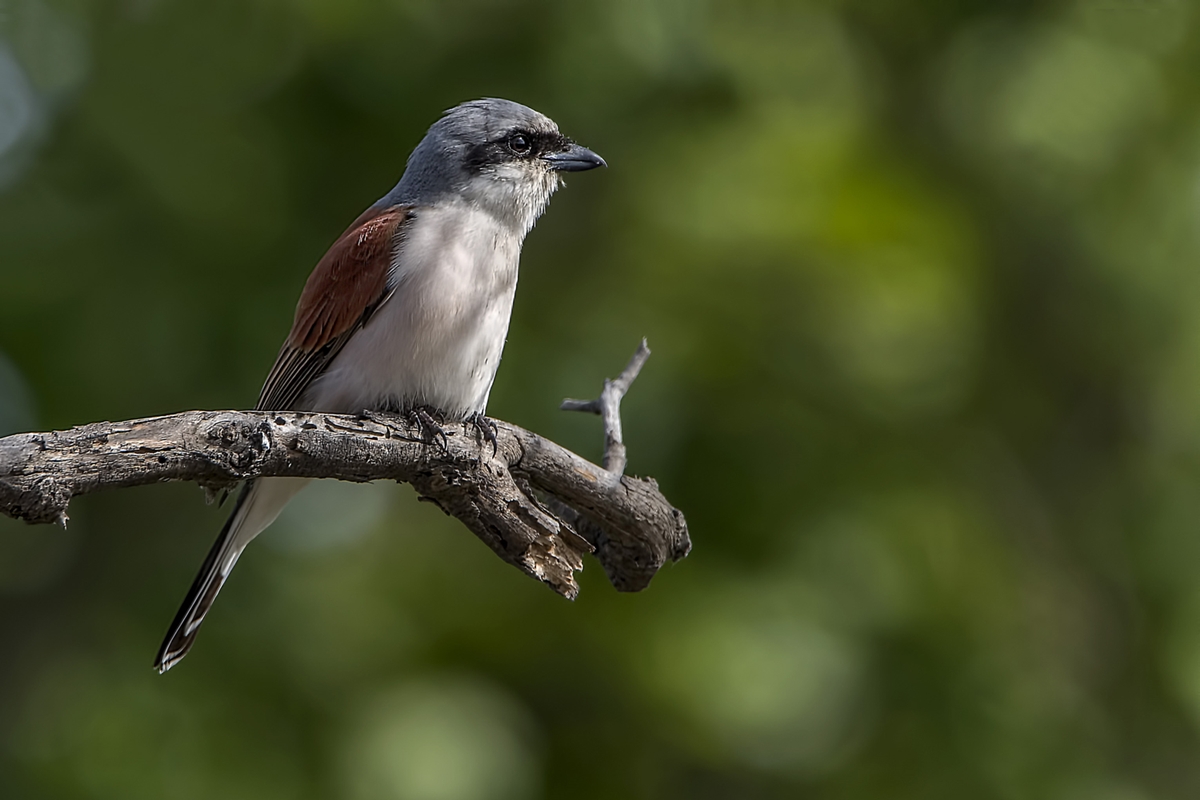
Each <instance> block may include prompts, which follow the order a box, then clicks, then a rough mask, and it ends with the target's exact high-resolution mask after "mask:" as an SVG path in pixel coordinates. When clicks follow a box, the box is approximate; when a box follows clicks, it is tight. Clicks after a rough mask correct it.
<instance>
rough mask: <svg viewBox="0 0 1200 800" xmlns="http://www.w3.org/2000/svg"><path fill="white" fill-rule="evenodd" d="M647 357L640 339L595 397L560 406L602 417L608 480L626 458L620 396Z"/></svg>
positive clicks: (621, 468)
mask: <svg viewBox="0 0 1200 800" xmlns="http://www.w3.org/2000/svg"><path fill="white" fill-rule="evenodd" d="M648 358H650V347H649V346H648V345H647V344H646V340H645V339H642V341H641V344H639V345H638V348H637V350H636V351H634V354H633V357H632V358H631V359H629V363H628V364H626V365H625V369H623V370H622V371H621V374H620V375H618V376H617V378H616V380H611V381H610V380H608V379H607V378H606V379H605V380H604V391H602V392H601V393H600V397H598V398H597V399H595V400H571V399H570V398H568V399H566V400H563V401H562V405H561V406H559V408H561V409H562V410H563V411H586V412H589V413H591V414H599V415H600V416H601V417H602V418H603V419H604V469H605V470H606V471H608V472H609V473H610V478H609V482H610V483H612V484H613V485H616V484H617V483H618V482H619V481H620V478H621V476H622V475H624V474H625V464H626V462H627V459H626V454H625V441H624V438H623V436H622V433H621V400H622V399H623V398H624V397H625V393H626V392H628V391H629V387H630V386H632V385H633V382H634V380H635V379H636V378H637V376H638V373H639V372H641V371H642V366H643V365H644V364H645V363H646V359H648Z"/></svg>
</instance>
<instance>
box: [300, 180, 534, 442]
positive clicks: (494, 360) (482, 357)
mask: <svg viewBox="0 0 1200 800" xmlns="http://www.w3.org/2000/svg"><path fill="white" fill-rule="evenodd" d="M523 238H524V231H521V230H518V229H515V228H514V227H513V226H512V225H510V224H506V223H505V222H502V221H500V220H498V219H497V218H496V217H495V216H493V215H492V214H489V213H487V212H484V211H480V210H478V209H477V208H469V207H468V206H467V205H466V204H465V203H462V202H453V203H447V204H446V205H443V206H439V207H434V208H429V209H423V210H420V211H418V212H417V216H416V219H414V220H413V221H412V222H411V223H410V224H409V225H408V226H407V229H406V231H405V236H404V239H403V241H402V243H401V244H400V246H399V247H398V249H397V253H396V257H395V260H394V262H393V266H392V272H391V275H390V276H389V285H390V286H393V287H394V292H393V294H392V296H391V297H390V299H389V300H388V301H387V302H386V303H384V304H383V305H382V306H381V307H380V308H379V309H378V310H377V311H376V312H375V314H374V315H373V316H372V317H371V319H370V320H369V321H368V323H367V324H366V326H365V327H364V328H363V329H362V330H360V331H359V332H358V333H356V334H354V336H353V337H352V338H351V339H350V341H349V342H348V343H347V344H346V346H345V348H344V349H343V350H342V352H341V353H339V354H338V356H337V357H336V358H335V359H334V361H333V363H332V364H331V365H330V367H329V369H328V370H327V371H326V372H325V374H324V375H322V376H321V377H320V378H318V379H317V380H316V381H315V382H314V383H313V386H312V387H311V388H310V389H309V390H308V392H306V395H305V399H306V400H307V401H308V402H307V403H306V405H309V406H310V407H311V408H313V409H314V410H321V411H334V412H345V413H356V412H358V411H361V410H363V409H378V408H406V407H411V406H413V405H424V406H430V407H432V408H436V409H438V410H440V411H442V412H444V413H445V414H446V415H447V416H448V417H450V418H462V417H465V416H468V415H470V414H473V413H481V414H482V413H483V412H484V411H485V409H486V408H487V400H488V394H489V393H490V392H491V389H492V382H493V381H494V380H495V378H496V369H497V367H498V366H499V365H500V354H501V352H502V350H503V349H504V338H505V336H506V335H507V333H508V322H509V318H510V317H511V315H512V304H513V295H514V294H515V292H516V288H517V262H518V260H519V258H520V254H521V243H522V240H523Z"/></svg>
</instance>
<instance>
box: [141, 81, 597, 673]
mask: <svg viewBox="0 0 1200 800" xmlns="http://www.w3.org/2000/svg"><path fill="white" fill-rule="evenodd" d="M601 166H605V163H604V159H602V158H600V156H598V155H596V154H595V153H593V152H592V151H591V150H588V149H587V148H585V147H581V146H580V145H578V144H575V143H574V142H572V141H571V140H570V139H568V138H567V137H565V136H563V135H562V134H561V133H559V130H558V126H557V125H555V124H554V122H553V121H552V120H550V119H549V118H548V117H545V116H543V115H542V114H539V113H538V112H536V111H534V110H533V109H531V108H527V107H525V106H523V105H520V104H518V103H514V102H511V101H508V100H499V99H484V100H473V101H471V102H467V103H463V104H462V105H459V106H456V107H454V108H452V109H450V110H449V111H447V112H445V114H443V116H442V117H441V119H439V120H438V121H437V122H435V123H434V124H433V125H432V126H431V127H430V128H429V131H428V133H426V134H425V138H424V139H422V140H421V142H420V144H418V145H417V147H416V149H415V150H413V152H412V155H410V156H409V158H408V165H407V167H406V169H405V170H404V175H403V177H401V178H400V182H399V183H398V184H396V187H395V188H394V189H392V190H391V191H390V192H388V193H387V194H386V195H384V196H383V198H382V199H380V200H379V201H378V202H377V203H375V204H374V205H373V206H371V207H370V208H368V209H367V210H366V211H365V212H363V214H362V215H361V216H360V217H359V218H358V219H356V220H355V221H354V223H353V224H351V225H350V227H349V228H348V229H347V230H346V232H345V233H343V234H342V235H341V236H340V237H339V238H338V240H337V241H336V242H334V243H333V246H332V247H330V248H329V252H327V253H326V254H325V256H324V258H322V259H321V260H320V262H318V264H317V266H316V268H315V269H314V270H313V272H312V275H311V276H309V278H308V282H307V283H306V284H305V286H304V291H303V293H302V294H301V295H300V302H299V304H298V305H297V307H296V316H295V321H294V322H293V324H292V331H291V333H290V334H289V335H288V337H287V340H286V341H285V342H284V343H283V348H282V349H281V350H280V351H279V357H278V358H277V359H276V361H275V366H274V367H273V368H272V369H271V373H270V374H269V375H268V376H267V380H266V383H265V384H264V386H263V389H262V394H261V396H260V397H259V400H258V405H257V408H258V409H260V410H263V411H284V410H304V411H325V412H332V413H358V412H360V411H363V410H394V411H407V412H413V413H417V414H419V415H420V416H421V418H422V419H423V420H424V421H427V422H428V421H431V417H430V415H431V414H432V415H436V416H438V417H440V418H441V419H443V420H446V421H466V420H469V421H473V422H475V423H476V425H478V426H480V429H481V431H483V432H486V426H487V420H486V418H485V417H484V416H483V414H484V412H485V410H486V408H487V401H488V394H489V393H490V392H491V389H492V381H493V380H494V379H495V377H496V368H497V367H498V366H499V364H500V354H501V351H502V350H503V349H504V338H505V335H506V334H507V332H508V323H509V318H510V316H511V314H512V304H513V295H514V293H515V291H516V288H517V262H518V260H519V258H520V255H521V244H522V243H523V242H524V240H525V235H526V234H527V233H529V231H530V229H531V228H532V227H533V224H534V222H536V221H537V218H538V217H539V216H540V215H541V213H542V212H543V211H544V210H545V208H546V204H547V203H548V202H549V201H550V196H551V195H552V194H553V193H554V191H555V190H556V189H557V188H558V187H559V185H560V183H561V174H562V173H564V172H579V171H582V170H589V169H593V168H595V167H601ZM308 480H309V479H307V478H260V479H257V480H253V481H249V482H247V483H246V485H245V486H244V487H243V489H242V491H241V493H240V494H239V495H238V498H237V502H236V504H235V505H234V508H233V513H232V514H231V515H230V517H229V520H228V521H227V522H226V523H225V527H224V528H223V529H222V530H221V534H220V536H218V537H217V541H216V543H215V544H214V545H213V547H212V550H210V551H209V554H208V557H207V558H206V559H205V560H204V564H203V566H201V567H200V574H199V575H197V576H196V580H195V582H194V583H193V584H192V587H191V589H190V590H189V591H188V593H187V596H186V597H185V598H184V601H183V605H182V606H181V607H180V609H179V613H178V614H176V616H175V621H174V622H172V623H171V627H170V630H168V632H167V636H166V638H165V639H164V640H163V644H162V647H161V649H160V650H159V653H158V657H157V658H155V660H154V666H155V667H156V668H157V669H158V671H159V672H160V673H161V672H166V671H167V670H168V669H170V668H171V667H172V666H174V665H175V664H176V663H178V662H179V661H180V659H182V658H183V657H184V656H185V655H187V653H188V650H189V649H190V648H191V646H192V643H193V642H194V641H195V637H196V631H197V630H198V629H199V627H200V623H201V622H203V621H204V615H205V614H207V613H208V610H209V608H211V607H212V604H213V601H214V600H215V599H216V597H217V592H219V591H220V590H221V586H222V585H223V584H224V583H225V581H226V579H227V578H228V577H229V573H230V570H232V569H233V565H234V564H235V563H236V562H237V559H238V556H239V555H241V553H242V550H243V549H245V547H246V545H247V544H249V542H250V540H251V539H253V538H254V537H255V536H257V535H258V534H259V533H261V532H262V531H263V530H264V529H265V528H266V527H267V526H268V525H270V524H271V523H272V522H274V521H275V518H276V517H277V516H279V512H280V511H281V510H282V509H283V507H284V506H285V505H286V504H287V502H288V501H289V500H290V499H291V498H292V497H293V496H295V494H296V493H297V492H298V491H300V490H301V489H302V488H303V487H304V486H305V484H307V483H308Z"/></svg>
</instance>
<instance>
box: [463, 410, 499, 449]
mask: <svg viewBox="0 0 1200 800" xmlns="http://www.w3.org/2000/svg"><path fill="white" fill-rule="evenodd" d="M466 421H467V422H468V423H469V424H471V425H474V426H475V431H476V432H477V433H478V434H479V436H480V437H481V438H482V439H483V441H485V442H491V443H492V456H493V457H495V455H496V453H498V452H499V445H498V444H497V442H496V434H497V433H499V432H500V429H499V428H498V427H496V421H495V420H494V419H491V418H490V417H486V416H484V415H483V414H480V413H479V412H478V411H476V412H475V413H474V414H472V415H471V416H469V417H467V419H466Z"/></svg>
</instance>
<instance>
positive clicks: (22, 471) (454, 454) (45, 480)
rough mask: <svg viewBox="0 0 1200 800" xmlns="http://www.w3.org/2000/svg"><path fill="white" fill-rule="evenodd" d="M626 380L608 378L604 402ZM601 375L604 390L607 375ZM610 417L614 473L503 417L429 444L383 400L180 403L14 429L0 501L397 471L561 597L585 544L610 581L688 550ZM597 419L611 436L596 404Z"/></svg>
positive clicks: (8, 504)
mask: <svg viewBox="0 0 1200 800" xmlns="http://www.w3.org/2000/svg"><path fill="white" fill-rule="evenodd" d="M643 349H645V342H643V343H642V347H641V348H639V351H638V352H639V354H640V353H641V352H642V350H643ZM648 355H649V350H645V356H648ZM645 356H642V357H641V362H644V361H645ZM634 359H635V361H636V360H637V359H638V356H637V355H635V357H634ZM630 366H631V367H632V366H633V362H631V364H630ZM638 368H640V363H639V364H638ZM628 371H629V368H627V370H626V372H628ZM623 377H624V374H623ZM633 377H636V369H635V370H634V372H633ZM631 381H632V377H630V378H629V381H627V382H626V383H625V384H623V386H621V387H619V388H620V394H619V395H618V396H616V398H615V403H616V405H615V406H614V407H613V413H619V403H620V395H623V394H624V392H625V391H627V390H628V383H629V382H631ZM605 383H606V388H605V392H606V393H609V392H610V390H609V388H608V387H609V385H610V384H611V383H614V382H608V381H606V382H605ZM601 399H602V400H603V395H602V398H601ZM616 420H617V422H616V443H617V444H618V445H620V448H621V457H620V460H619V468H617V462H616V461H613V460H611V459H610V456H609V451H610V450H611V447H610V448H606V458H605V462H606V466H612V467H614V470H613V471H611V472H610V471H609V470H606V469H604V468H603V467H599V466H596V465H595V464H592V463H591V462H589V461H587V460H586V459H583V458H581V457H580V456H578V455H576V454H574V453H572V452H570V451H569V450H567V449H565V448H563V447H561V446H559V445H557V444H555V443H554V442H551V441H549V440H547V439H544V438H542V437H541V436H538V435H537V434H535V433H532V432H530V431H527V430H525V429H524V428H521V427H518V426H516V425H512V424H510V423H507V422H503V421H500V420H496V446H495V448H494V449H493V446H492V443H491V442H488V441H484V440H483V438H482V437H480V436H479V435H478V431H477V429H476V428H475V427H474V426H473V425H470V424H452V425H446V426H445V430H446V433H447V436H446V437H444V439H443V437H438V438H437V439H436V440H435V441H433V442H429V441H427V439H426V435H425V432H424V431H423V430H422V428H421V426H420V425H419V424H416V423H413V422H412V421H410V420H408V419H407V418H405V417H403V416H400V415H396V414H387V413H381V412H369V413H366V412H364V413H363V414H361V415H358V416H348V415H340V414H321V413H308V412H295V411H289V412H282V413H269V412H257V411H256V412H244V411H188V412H184V413H181V414H172V415H170V416H163V417H151V418H148V419H138V420H129V421H125V422H115V423H114V422H98V423H93V424H90V425H82V426H79V427H76V428H72V429H71V430H68V431H53V432H49V433H23V434H17V435H14V436H8V437H5V438H2V439H0V512H3V513H4V514H6V515H8V516H10V517H14V518H17V519H23V520H25V521H27V522H31V523H49V522H58V523H60V524H63V525H65V524H66V522H67V505H68V503H69V502H70V500H71V498H73V497H75V496H77V495H81V494H89V493H91V492H96V491H100V490H103V489H115V488H122V487H127V486H140V485H144V484H149V483H160V482H164V481H194V482H196V483H198V484H200V485H201V486H204V487H205V488H206V489H223V488H228V487H231V486H233V485H235V484H236V483H238V482H239V481H243V480H246V479H248V478H258V477H276V476H292V477H308V478H336V479H339V480H348V481H359V482H365V481H373V480H395V481H402V482H404V483H409V484H412V486H413V487H414V488H415V489H416V490H417V492H418V494H419V495H420V496H421V498H422V499H426V500H429V501H431V502H433V503H436V504H437V505H438V506H439V507H440V508H441V509H442V510H443V511H445V512H446V513H447V514H449V515H451V516H453V517H456V518H457V519H458V520H460V521H461V522H462V523H463V524H464V525H466V526H467V528H468V529H470V530H471V532H472V533H474V534H475V535H476V536H478V537H479V538H480V539H482V540H483V541H484V543H486V544H487V545H488V546H489V547H491V549H492V550H493V551H494V552H495V553H496V554H497V555H498V556H500V558H502V559H503V560H504V561H506V562H508V563H509V564H512V565H513V566H515V567H517V568H518V569H520V570H521V571H522V572H524V573H526V574H527V575H530V576H532V577H534V578H537V579H538V580H540V581H542V582H544V583H546V584H547V585H549V586H550V587H551V588H552V589H554V591H556V592H558V593H559V594H561V595H563V596H564V597H568V598H574V597H575V596H576V595H577V594H578V592H579V585H578V583H576V581H575V575H574V573H575V572H577V571H579V570H581V569H582V568H583V556H584V554H586V553H594V554H595V555H596V558H597V559H598V560H599V561H600V563H601V564H602V565H603V567H604V569H605V572H606V573H607V575H608V576H609V579H610V580H611V581H612V583H613V585H614V586H615V587H616V588H617V589H618V590H620V591H639V590H641V589H644V588H645V587H646V586H647V585H648V584H649V583H650V580H651V578H653V577H654V575H655V573H656V572H657V571H658V569H659V568H660V567H661V566H662V565H663V564H665V563H666V562H667V561H677V560H679V559H681V558H683V557H684V556H686V555H687V554H688V552H689V550H690V549H691V541H690V539H689V538H688V531H687V523H686V521H685V520H684V517H683V514H682V513H681V512H680V511H679V510H678V509H676V508H674V507H672V506H671V504H670V503H669V502H668V501H667V500H666V498H665V497H663V495H662V494H661V493H660V492H659V491H658V485H657V484H656V483H655V482H654V480H653V479H652V478H636V477H629V476H626V475H623V474H622V472H623V470H624V445H623V444H622V443H621V437H620V420H619V416H617V417H616ZM605 423H606V441H608V442H609V443H610V444H611V442H612V428H611V427H610V421H609V417H608V415H607V413H606V414H605Z"/></svg>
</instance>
